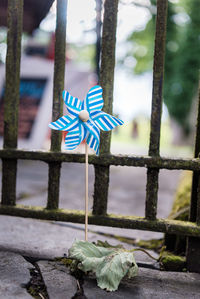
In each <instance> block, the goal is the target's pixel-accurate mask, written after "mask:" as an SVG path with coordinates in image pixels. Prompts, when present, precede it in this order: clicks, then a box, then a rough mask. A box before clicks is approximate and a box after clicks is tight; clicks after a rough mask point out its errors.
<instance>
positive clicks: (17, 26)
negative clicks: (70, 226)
mask: <svg viewBox="0 0 200 299" xmlns="http://www.w3.org/2000/svg"><path fill="white" fill-rule="evenodd" d="M7 11H8V22H7V23H8V34H7V55H6V84H5V98H4V148H16V147H17V135H18V107H19V87H20V58H21V35H22V21H23V0H9V1H8V9H7ZM16 174H17V161H16V160H14V159H11V160H8V159H5V160H3V173H2V203H4V204H10V205H14V204H15V200H16Z"/></svg>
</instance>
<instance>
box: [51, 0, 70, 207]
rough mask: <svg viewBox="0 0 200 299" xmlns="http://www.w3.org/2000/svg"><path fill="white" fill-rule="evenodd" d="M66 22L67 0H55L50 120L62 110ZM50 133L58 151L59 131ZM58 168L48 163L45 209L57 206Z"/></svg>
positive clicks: (55, 163) (52, 145)
mask: <svg viewBox="0 0 200 299" xmlns="http://www.w3.org/2000/svg"><path fill="white" fill-rule="evenodd" d="M66 22H67V0H57V19H56V42H55V63H54V86H53V111H52V121H55V120H56V119H58V118H59V117H60V116H61V115H62V111H63V101H62V91H63V88H64V77H65V61H66V53H65V51H66ZM51 134H52V135H51V151H60V149H61V137H62V135H61V133H60V132H58V131H54V130H53V131H52V133H51ZM60 170H61V163H60V162H52V163H49V180H48V201H47V209H57V208H58V202H59V184H60Z"/></svg>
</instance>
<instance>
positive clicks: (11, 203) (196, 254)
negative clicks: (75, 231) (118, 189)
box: [0, 0, 200, 272]
mask: <svg viewBox="0 0 200 299" xmlns="http://www.w3.org/2000/svg"><path fill="white" fill-rule="evenodd" d="M167 4H168V1H167V0H157V17H156V33H155V51H154V67H153V93H152V112H151V132H150V145H149V154H148V156H132V155H131V156H130V155H129V156H118V155H111V154H110V140H111V134H110V133H104V135H102V136H101V147H100V156H99V157H96V156H93V155H91V156H89V163H90V164H93V165H94V168H95V184H94V205H93V211H92V213H90V214H89V223H90V224H96V225H102V226H113V227H120V228H129V229H141V230H149V231H155V232H163V233H169V234H177V235H183V236H187V269H188V270H189V271H194V272H200V239H199V237H200V176H199V174H200V160H199V153H200V142H199V141H200V108H199V109H198V120H197V132H196V143H195V156H194V159H170V158H163V157H160V151H159V148H160V127H161V113H162V89H163V74H164V57H165V40H166V20H167ZM66 11H67V0H58V1H57V22H56V43H55V64H54V87H53V110H52V119H53V121H54V120H56V119H57V118H58V117H60V116H61V115H62V100H61V94H62V90H63V87H64V73H65V40H66ZM117 11H118V0H105V3H104V21H103V34H102V52H101V68H100V85H101V86H102V88H103V97H104V102H105V104H104V111H105V112H107V113H112V102H113V80H114V67H115V44H116V27H117ZM22 19H23V0H8V36H7V46H8V48H7V58H6V88H5V104H4V146H3V149H1V150H0V158H1V159H2V201H1V205H0V214H2V215H13V216H21V217H30V218H37V219H46V220H47V219H48V220H58V221H70V222H76V223H84V212H83V211H81V212H80V211H75V210H73V211H70V210H61V209H58V205H59V182H60V170H61V165H62V163H63V162H77V163H84V162H85V160H84V155H82V154H67V153H63V152H61V134H60V133H59V132H57V131H52V135H51V149H50V151H49V152H47V151H46V152H42V151H29V150H20V149H17V132H18V106H19V84H20V58H21V35H22ZM18 159H25V160H26V159H27V160H41V161H43V162H46V163H47V164H48V165H49V179H48V199H47V206H46V208H42V207H37V208H36V207H27V206H21V205H16V178H17V160H18ZM111 165H120V166H134V167H145V168H147V185H146V206H145V217H136V216H122V215H114V214H109V215H108V214H107V198H108V187H109V169H110V166H111ZM160 169H169V170H173V169H187V170H191V171H193V185H192V197H191V208H190V221H188V222H186V221H177V220H168V219H158V218H157V217H156V214H157V201H158V180H159V170H160Z"/></svg>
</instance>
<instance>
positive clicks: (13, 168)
mask: <svg viewBox="0 0 200 299" xmlns="http://www.w3.org/2000/svg"><path fill="white" fill-rule="evenodd" d="M2 174H3V175H2V201H1V202H2V204H4V205H15V202H16V176H17V160H16V159H14V160H13V159H3V163H2Z"/></svg>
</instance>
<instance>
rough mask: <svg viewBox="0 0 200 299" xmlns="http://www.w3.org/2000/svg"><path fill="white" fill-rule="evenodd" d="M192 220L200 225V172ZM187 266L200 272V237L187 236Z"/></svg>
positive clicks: (198, 148) (199, 135)
mask: <svg viewBox="0 0 200 299" xmlns="http://www.w3.org/2000/svg"><path fill="white" fill-rule="evenodd" d="M199 140H200V81H199V104H198V115H197V129H196V138H195V151H194V157H195V158H198V157H199V156H200V144H199ZM189 220H190V221H191V222H196V223H197V224H198V225H200V172H199V171H194V172H193V179H192V192H191V202H190V216H189ZM186 257H187V268H188V270H189V271H191V272H200V239H199V238H192V237H188V238H187V252H186Z"/></svg>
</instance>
